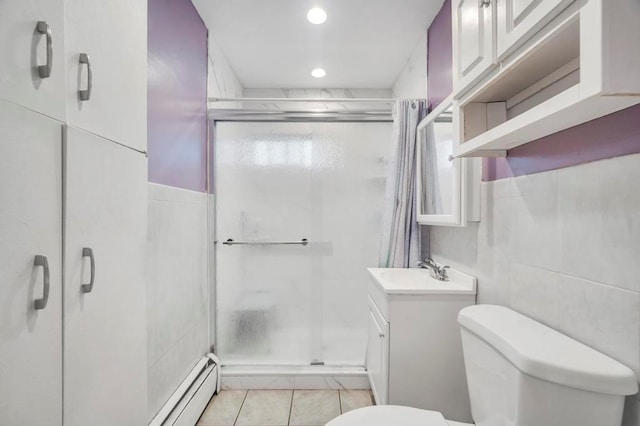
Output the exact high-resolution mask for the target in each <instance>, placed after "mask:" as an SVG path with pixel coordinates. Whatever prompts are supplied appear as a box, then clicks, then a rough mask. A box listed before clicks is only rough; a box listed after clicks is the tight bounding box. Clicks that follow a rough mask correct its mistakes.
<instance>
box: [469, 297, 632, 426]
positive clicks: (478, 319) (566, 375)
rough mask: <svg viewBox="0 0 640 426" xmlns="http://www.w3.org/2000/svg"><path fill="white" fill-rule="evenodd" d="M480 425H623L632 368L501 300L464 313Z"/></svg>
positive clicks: (475, 410) (473, 404) (474, 410)
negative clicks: (507, 305) (500, 304)
mask: <svg viewBox="0 0 640 426" xmlns="http://www.w3.org/2000/svg"><path fill="white" fill-rule="evenodd" d="M458 323H459V325H460V330H461V335H462V347H463V352H464V362H465V368H466V374H467V382H468V386H469V396H470V399H471V413H472V416H473V420H474V422H475V424H476V426H541V425H545V426H574V425H575V426H620V424H621V421H622V411H623V408H624V398H625V395H632V394H634V393H636V392H637V391H638V383H637V378H636V376H635V374H634V373H633V371H631V369H629V368H628V367H626V366H624V365H622V364H620V363H619V362H617V361H615V360H613V359H611V358H609V357H608V356H606V355H604V354H601V353H600V352H598V351H596V350H594V349H592V348H590V347H588V346H585V345H583V344H582V343H580V342H578V341H576V340H573V339H572V338H570V337H568V336H565V335H563V334H561V333H559V332H557V331H555V330H553V329H551V328H549V327H547V326H545V325H543V324H540V323H538V322H536V321H534V320H532V319H531V318H528V317H526V316H524V315H522V314H519V313H517V312H515V311H513V310H511V309H508V308H505V307H503V306H494V305H475V306H470V307H467V308H464V309H462V310H461V311H460V313H459V315H458Z"/></svg>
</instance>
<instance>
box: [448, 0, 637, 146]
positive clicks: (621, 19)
mask: <svg viewBox="0 0 640 426" xmlns="http://www.w3.org/2000/svg"><path fill="white" fill-rule="evenodd" d="M494 1H496V0H494ZM497 11H498V14H497V28H498V30H497V46H498V47H497V50H498V66H497V67H496V68H495V69H493V70H492V71H491V72H490V73H488V74H487V75H485V76H484V77H482V78H481V79H480V80H479V81H478V82H477V83H474V84H472V85H471V86H469V87H466V88H465V90H464V91H462V92H458V93H455V94H454V102H453V110H454V116H455V117H458V118H459V119H458V120H457V121H456V123H457V124H456V125H457V128H456V131H455V135H454V140H455V141H456V146H455V148H454V156H467V157H471V156H479V157H483V156H484V157H486V156H496V155H505V154H506V151H507V150H509V149H511V148H515V147H517V146H520V145H523V144H525V143H528V142H531V141H533V140H536V139H539V138H542V137H545V136H548V135H551V134H553V133H556V132H559V131H561V130H564V129H568V128H570V127H573V126H576V125H579V124H581V123H585V122H587V121H589V120H593V119H595V118H598V117H602V116H604V115H607V114H610V113H613V112H616V111H619V110H621V109H624V108H627V107H630V106H632V105H635V104H638V103H640V49H638V47H637V43H638V40H640V25H638V22H639V19H640V1H638V0H581V1H570V0H538V1H533V0H498V4H497ZM454 22H455V21H454ZM453 35H454V40H455V39H456V37H455V33H454V34H453ZM455 48H456V47H455V45H454V49H455ZM458 55H461V52H456V51H454V57H456V56H458Z"/></svg>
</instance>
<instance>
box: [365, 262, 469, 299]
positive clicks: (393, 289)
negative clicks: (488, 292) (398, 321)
mask: <svg viewBox="0 0 640 426" xmlns="http://www.w3.org/2000/svg"><path fill="white" fill-rule="evenodd" d="M368 271H369V274H370V275H371V277H372V278H373V280H374V281H375V282H376V283H378V285H379V286H380V288H381V289H382V291H383V292H385V293H387V294H476V279H475V278H474V277H472V276H471V275H467V274H464V273H462V272H460V271H456V270H454V269H449V270H448V271H447V273H448V275H449V280H448V281H438V280H436V279H435V278H433V277H432V276H431V275H430V274H429V271H428V270H427V269H419V268H369V269H368Z"/></svg>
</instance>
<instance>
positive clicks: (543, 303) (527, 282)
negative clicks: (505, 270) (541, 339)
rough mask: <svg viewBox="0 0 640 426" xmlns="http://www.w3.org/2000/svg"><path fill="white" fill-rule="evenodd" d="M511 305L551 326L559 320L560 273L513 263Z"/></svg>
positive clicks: (555, 325) (554, 325) (510, 292)
mask: <svg viewBox="0 0 640 426" xmlns="http://www.w3.org/2000/svg"><path fill="white" fill-rule="evenodd" d="M509 299H510V303H509V305H510V306H511V307H512V308H513V309H514V310H516V311H518V312H520V313H522V314H524V315H527V316H528V317H531V318H533V319H535V320H536V321H539V322H541V323H543V324H546V325H548V326H549V327H552V328H556V327H557V322H558V274H557V273H555V272H551V271H547V270H544V269H539V268H535V267H531V266H527V265H521V264H518V263H514V264H512V265H511V288H510V291H509Z"/></svg>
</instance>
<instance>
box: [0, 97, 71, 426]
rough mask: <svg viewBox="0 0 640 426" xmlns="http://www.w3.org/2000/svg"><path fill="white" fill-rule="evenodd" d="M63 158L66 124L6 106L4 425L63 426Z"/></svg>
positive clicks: (0, 418)
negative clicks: (43, 301)
mask: <svg viewBox="0 0 640 426" xmlns="http://www.w3.org/2000/svg"><path fill="white" fill-rule="evenodd" d="M61 153H62V125H61V123H59V122H56V121H53V120H51V119H48V118H46V117H44V116H42V115H40V114H37V113H34V112H32V111H29V110H26V109H23V108H22V107H19V106H16V105H13V104H11V103H9V102H5V101H0V200H2V201H1V202H0V424H1V425H11V426H31V425H53V426H56V425H61V424H62V312H61V311H62V154H61ZM36 256H46V260H47V263H48V273H49V280H50V282H49V294H48V301H47V303H46V306H44V307H42V308H41V309H36V306H35V301H36V300H37V299H41V298H43V296H44V292H45V279H46V270H45V267H44V263H41V265H42V266H38V265H36V262H35V260H36ZM41 259H43V258H41Z"/></svg>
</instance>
